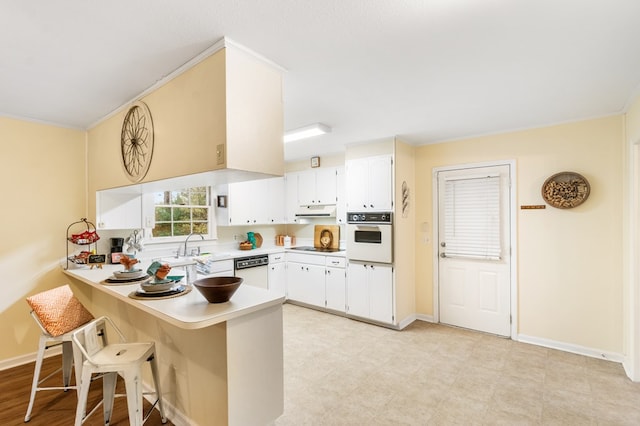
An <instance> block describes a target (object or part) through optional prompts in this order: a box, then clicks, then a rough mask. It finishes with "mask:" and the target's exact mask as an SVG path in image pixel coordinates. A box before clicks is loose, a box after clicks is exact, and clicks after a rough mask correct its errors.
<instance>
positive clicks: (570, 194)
mask: <svg viewBox="0 0 640 426" xmlns="http://www.w3.org/2000/svg"><path fill="white" fill-rule="evenodd" d="M590 192H591V186H590V185H589V182H588V181H587V179H585V178H584V176H582V175H580V174H578V173H575V172H560V173H556V174H555V175H553V176H551V177H549V178H548V179H547V180H546V181H545V182H544V184H543V185H542V198H544V200H545V201H546V202H547V203H548V204H549V205H550V206H552V207H556V208H559V209H571V208H573V207H577V206H579V205H580V204H582V203H584V202H585V201H586V199H587V198H588V197H589V193H590Z"/></svg>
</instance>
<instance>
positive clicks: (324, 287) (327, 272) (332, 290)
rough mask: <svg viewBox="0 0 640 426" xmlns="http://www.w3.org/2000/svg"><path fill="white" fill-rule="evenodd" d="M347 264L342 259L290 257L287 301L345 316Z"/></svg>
mask: <svg viewBox="0 0 640 426" xmlns="http://www.w3.org/2000/svg"><path fill="white" fill-rule="evenodd" d="M345 264H346V261H345V258H344V257H339V256H321V255H315V254H302V253H291V252H290V253H287V298H288V299H289V300H292V301H298V302H303V303H306V304H308V305H313V306H317V307H319V308H327V309H331V310H333V311H339V312H342V313H344V312H345V310H346V269H345V266H346V265H345Z"/></svg>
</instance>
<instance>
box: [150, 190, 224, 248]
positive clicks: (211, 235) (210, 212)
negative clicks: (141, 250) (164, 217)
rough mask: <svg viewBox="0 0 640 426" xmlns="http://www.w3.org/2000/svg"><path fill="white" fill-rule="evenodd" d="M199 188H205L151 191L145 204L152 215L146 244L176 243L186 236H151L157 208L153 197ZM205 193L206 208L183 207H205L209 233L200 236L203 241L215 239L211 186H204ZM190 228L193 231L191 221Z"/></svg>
mask: <svg viewBox="0 0 640 426" xmlns="http://www.w3.org/2000/svg"><path fill="white" fill-rule="evenodd" d="M200 186H205V185H199V186H191V187H186V188H181V189H166V190H162V191H153V192H152V193H151V194H150V196H149V197H148V198H147V203H148V204H149V210H148V211H150V212H151V214H152V215H153V218H154V220H153V226H151V227H149V229H148V232H146V235H147V242H148V243H152V244H153V243H165V242H166V243H171V242H178V241H184V239H185V238H186V237H187V235H179V236H173V235H172V236H168V237H154V236H153V228H155V225H156V223H155V213H156V212H155V210H156V207H159V206H157V205H156V203H155V196H156V194H159V193H164V192H180V191H185V190H190V189H192V188H198V187H200ZM205 188H206V191H207V199H208V204H207V205H206V206H200V205H185V207H196V208H197V207H206V208H207V210H208V212H207V222H208V224H209V226H208V230H209V232H208V233H206V234H202V235H203V236H204V237H205V239H216V236H217V235H216V234H217V232H216V222H215V215H214V204H213V201H212V199H213V189H212V187H211V186H205ZM167 206H169V207H172V206H173V207H175V206H176V205H170V204H169V205H167ZM171 223H173V221H171ZM191 227H192V229H193V222H192V221H191Z"/></svg>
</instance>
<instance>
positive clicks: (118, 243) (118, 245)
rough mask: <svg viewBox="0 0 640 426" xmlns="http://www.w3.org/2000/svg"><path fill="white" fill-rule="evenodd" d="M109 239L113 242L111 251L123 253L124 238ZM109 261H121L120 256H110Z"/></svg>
mask: <svg viewBox="0 0 640 426" xmlns="http://www.w3.org/2000/svg"><path fill="white" fill-rule="evenodd" d="M109 241H110V242H111V249H110V253H122V247H123V246H124V238H109ZM109 263H120V260H119V256H117V255H116V256H113V255H111V256H109Z"/></svg>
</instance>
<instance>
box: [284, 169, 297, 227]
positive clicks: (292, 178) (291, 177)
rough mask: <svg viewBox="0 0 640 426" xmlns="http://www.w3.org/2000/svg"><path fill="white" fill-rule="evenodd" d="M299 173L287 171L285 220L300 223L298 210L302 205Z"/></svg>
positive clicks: (285, 181)
mask: <svg viewBox="0 0 640 426" xmlns="http://www.w3.org/2000/svg"><path fill="white" fill-rule="evenodd" d="M299 175H300V174H299V173H287V174H286V175H285V177H284V183H285V188H284V190H285V205H286V207H285V222H286V223H298V222H299V219H298V218H297V217H296V212H297V211H298V208H299V207H300V203H299V201H298V177H299Z"/></svg>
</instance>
